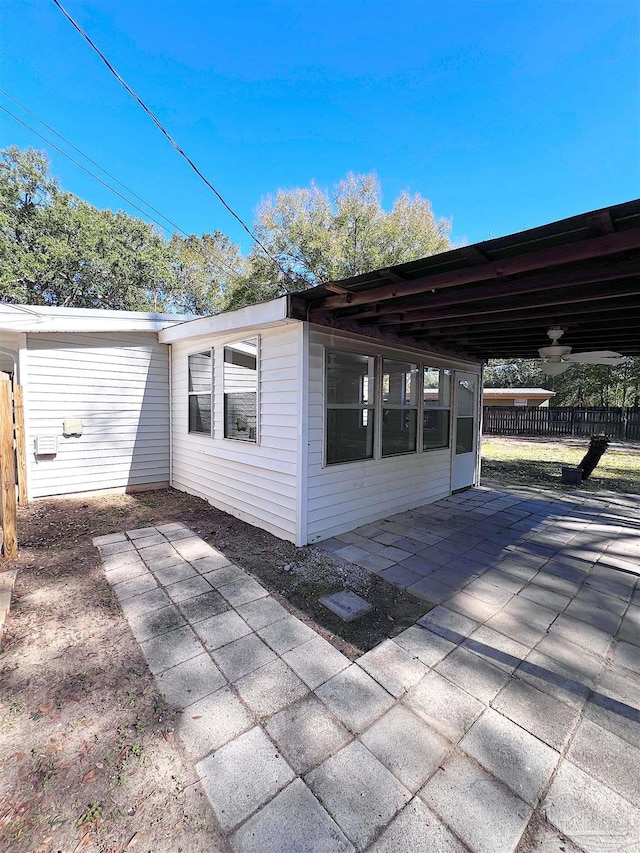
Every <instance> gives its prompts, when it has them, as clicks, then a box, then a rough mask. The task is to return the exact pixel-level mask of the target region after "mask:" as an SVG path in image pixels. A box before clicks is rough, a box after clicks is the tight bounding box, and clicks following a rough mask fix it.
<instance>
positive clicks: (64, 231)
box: [0, 146, 174, 310]
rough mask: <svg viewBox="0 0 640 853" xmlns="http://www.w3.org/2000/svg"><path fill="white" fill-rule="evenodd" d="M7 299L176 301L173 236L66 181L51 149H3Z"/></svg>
mask: <svg viewBox="0 0 640 853" xmlns="http://www.w3.org/2000/svg"><path fill="white" fill-rule="evenodd" d="M0 265H1V270H0V299H1V300H2V301H4V302H17V303H32V304H40V305H63V306H71V305H73V306H77V307H84V308H116V309H130V310H131V309H133V310H136V309H137V310H154V309H159V308H163V307H165V306H166V305H167V304H169V303H170V292H171V287H172V285H173V278H174V272H173V267H172V264H171V255H170V251H169V248H168V245H167V242H166V240H165V239H164V238H163V237H162V235H160V234H159V233H158V232H157V231H156V230H155V229H154V228H153V227H152V226H151V225H149V224H148V223H146V222H144V221H143V220H141V219H138V218H136V217H134V216H129V215H128V214H126V213H123V212H122V211H118V212H116V213H114V212H113V211H110V210H99V209H98V208H96V207H94V206H93V205H90V204H87V203H86V202H84V201H81V200H80V199H78V198H77V197H76V196H74V195H72V194H71V193H68V192H64V191H63V190H61V189H60V187H59V185H58V182H57V181H56V180H55V179H54V178H53V177H52V176H51V175H50V174H49V164H48V161H47V158H46V155H45V154H44V153H43V152H40V151H35V150H34V149H27V150H26V151H20V150H19V149H18V148H16V147H15V146H12V147H11V148H8V149H5V150H3V151H1V152H0Z"/></svg>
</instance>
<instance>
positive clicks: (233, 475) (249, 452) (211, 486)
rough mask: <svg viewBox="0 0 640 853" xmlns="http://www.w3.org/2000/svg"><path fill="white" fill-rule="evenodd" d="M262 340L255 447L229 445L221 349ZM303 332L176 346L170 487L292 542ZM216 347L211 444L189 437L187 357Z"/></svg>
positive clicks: (291, 328) (276, 330)
mask: <svg viewBox="0 0 640 853" xmlns="http://www.w3.org/2000/svg"><path fill="white" fill-rule="evenodd" d="M256 334H258V335H259V338H260V351H259V366H260V367H259V395H258V401H259V412H258V433H259V434H258V442H257V443H253V442H247V441H237V440H234V439H228V438H227V439H226V438H224V437H223V436H224V400H223V347H224V345H225V344H229V343H233V342H234V341H238V340H240V339H246V338H250V337H255V335H256ZM298 344H299V324H298V323H292V324H283V325H278V326H274V327H271V328H267V329H262V330H260V331H259V332H257V333H256V332H248V331H247V330H243V331H242V332H241V333H240V334H239V333H238V332H236V333H235V334H234V333H232V334H229V333H225V334H224V335H217V336H212V337H208V338H198V340H197V341H195V342H194V341H180V342H176V343H174V344H172V345H171V389H172V429H173V435H172V450H173V460H172V469H173V470H172V485H173V486H174V487H175V488H176V489H180V490H182V491H185V492H189V493H190V494H193V495H198V496H199V497H202V498H205V499H206V500H208V501H209V502H210V503H211V504H213V506H215V507H217V508H218V509H222V510H224V511H225V512H228V513H230V514H231V515H234V516H236V517H237V518H240V519H242V520H243V521H247V522H249V523H250V524H255V525H256V526H257V527H262V528H264V529H265V530H268V531H269V532H270V533H273V534H274V535H276V536H279V537H280V538H282V539H288V540H290V541H295V539H296V528H297V505H298V467H299V460H298V444H299V441H298V421H299V412H300V405H299V397H298V382H297V377H298V359H299V345H298ZM209 347H214V350H215V352H214V368H213V370H214V381H213V424H214V437H213V438H212V437H209V436H205V435H195V434H189V431H188V418H187V356H188V355H189V354H190V353H193V352H198V351H200V352H201V351H202V350H203V349H208V348H209Z"/></svg>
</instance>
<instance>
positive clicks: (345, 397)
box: [326, 350, 375, 406]
mask: <svg viewBox="0 0 640 853" xmlns="http://www.w3.org/2000/svg"><path fill="white" fill-rule="evenodd" d="M374 372H375V358H373V357H372V356H367V355H360V354H359V353H355V352H338V351H335V350H333V351H331V352H328V353H327V377H326V379H327V405H328V406H331V405H352V406H372V405H373V402H374V394H375V383H374Z"/></svg>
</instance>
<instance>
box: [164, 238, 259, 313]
mask: <svg viewBox="0 0 640 853" xmlns="http://www.w3.org/2000/svg"><path fill="white" fill-rule="evenodd" d="M169 248H170V252H171V257H172V262H173V266H174V284H173V287H172V297H173V301H174V304H175V306H176V309H177V310H179V311H180V312H184V313H186V314H211V313H214V312H215V311H216V310H219V309H220V307H221V306H222V304H223V301H224V298H225V295H226V294H227V292H228V291H229V290H230V288H233V287H234V286H236V285H238V284H239V283H240V282H244V280H245V277H246V275H247V265H246V263H245V260H244V258H243V257H242V253H241V252H240V248H239V247H238V246H237V245H236V244H235V243H232V242H231V240H229V238H228V237H227V236H225V235H224V234H222V233H221V232H220V231H214V232H213V233H212V234H203V235H202V236H201V237H199V236H197V235H196V234H191V235H189V236H188V237H181V236H179V235H178V234H174V235H173V237H172V238H171V243H170V247H169Z"/></svg>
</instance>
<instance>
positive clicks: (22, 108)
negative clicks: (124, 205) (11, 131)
mask: <svg viewBox="0 0 640 853" xmlns="http://www.w3.org/2000/svg"><path fill="white" fill-rule="evenodd" d="M0 94H2V95H4V96H5V97H6V98H9V100H10V101H13V103H14V104H16V105H17V106H18V107H20V109H21V110H24V111H25V113H27V114H28V115H30V116H31V117H32V118H34V119H35V120H36V121H38V122H40V124H41V125H42V126H43V127H46V128H47V130H49V131H51V133H53V134H54V135H55V136H57V137H58V139H61V140H62V141H63V142H64V143H65V145H68V146H69V148H72V149H73V150H74V151H76V152H77V153H78V154H80V156H81V157H84V159H85V160H88V161H89V163H92V164H93V165H94V166H96V168H98V169H100V171H101V172H102V173H103V174H105V175H107V177H109V178H111V180H112V181H115V182H116V184H118V186H120V187H122V188H123V189H124V190H126V191H127V192H128V193H129V194H130V195H132V196H133V197H134V198H137V199H138V201H141V202H142V204H144V206H145V207H148V208H149V210H152V211H153V212H154V213H157V214H158V216H159V217H160V218H161V219H164V220H165V222H168V223H169V225H171V227H172V228H175V230H176V231H179V232H180V233H181V234H184V236H185V237H188V236H189V235H188V234H187V232H186V231H184V230H183V229H182V228H181V227H180V226H179V225H177V224H176V223H175V222H173V221H172V220H171V219H169V217H168V216H165V215H164V213H161V211H159V210H157V208H155V207H154V206H153V205H152V204H149V202H148V201H145V200H144V199H143V198H142V197H141V196H139V195H138V194H137V193H136V192H134V191H133V190H132V189H131V187H128V186H127V185H126V184H123V183H122V181H119V180H118V179H117V178H116V176H115V175H112V174H111V172H108V171H107V170H106V169H105V168H103V167H102V166H101V165H100V163H96V161H95V160H92V159H91V157H89V155H88V154H85V153H84V151H81V150H80V148H78V146H77V145H74V144H73V142H70V141H69V140H68V139H67V138H66V137H64V136H63V135H62V134H61V133H58V131H57V130H56V129H55V128H54V127H51V125H50V124H47V123H46V121H44V119H41V118H40V116H38V115H36V114H35V113H34V112H33V111H32V110H30V109H29V108H28V107H25V105H24V104H21V103H20V101H19V100H18V99H17V98H14V97H13V95H10V94H9V93H8V92H5V90H4V89H2V88H0ZM163 227H164V226H163Z"/></svg>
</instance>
